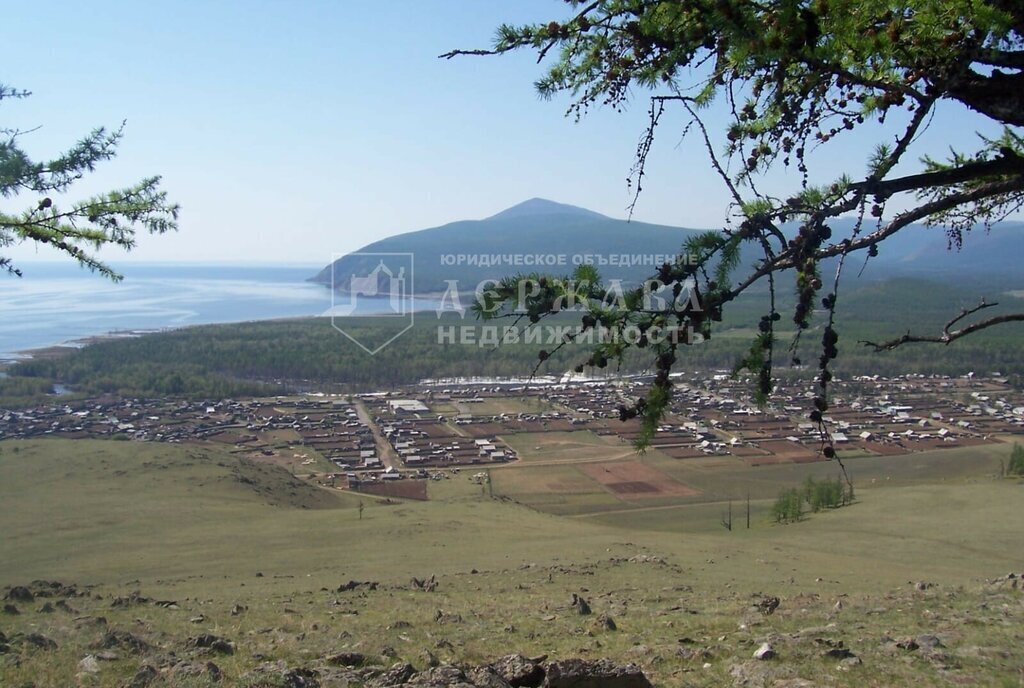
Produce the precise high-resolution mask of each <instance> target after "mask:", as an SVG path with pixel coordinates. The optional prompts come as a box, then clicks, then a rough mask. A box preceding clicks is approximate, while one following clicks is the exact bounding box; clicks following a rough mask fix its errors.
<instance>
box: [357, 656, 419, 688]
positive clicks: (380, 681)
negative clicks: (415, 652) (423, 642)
mask: <svg viewBox="0 0 1024 688" xmlns="http://www.w3.org/2000/svg"><path fill="white" fill-rule="evenodd" d="M415 674H416V670H415V669H413V668H412V664H409V663H408V662H399V663H398V664H394V665H392V667H391V668H390V669H388V670H387V671H385V672H384V673H382V674H381V675H380V676H378V677H377V678H375V679H373V680H372V681H370V682H368V683H367V685H368V686H373V687H374V688H386V687H387V686H400V685H402V684H404V683H407V682H408V681H409V679H410V678H412V677H413V675H415Z"/></svg>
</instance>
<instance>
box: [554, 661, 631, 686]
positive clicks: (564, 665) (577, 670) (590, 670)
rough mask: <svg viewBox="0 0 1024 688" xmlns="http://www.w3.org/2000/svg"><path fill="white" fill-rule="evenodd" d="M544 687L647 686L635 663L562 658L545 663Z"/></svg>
mask: <svg viewBox="0 0 1024 688" xmlns="http://www.w3.org/2000/svg"><path fill="white" fill-rule="evenodd" d="M542 685H543V686H544V687H545V688H650V687H651V682H650V681H648V680H647V677H646V676H644V672H643V671H642V670H641V669H640V667H638V666H637V665H636V664H616V663H615V662H613V661H611V660H609V659H598V660H591V659H564V660H559V661H554V662H548V663H547V664H545V665H544V683H543V684H542Z"/></svg>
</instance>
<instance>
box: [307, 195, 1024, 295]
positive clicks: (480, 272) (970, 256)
mask: <svg viewBox="0 0 1024 688" xmlns="http://www.w3.org/2000/svg"><path fill="white" fill-rule="evenodd" d="M853 223H854V221H853V220H852V219H849V218H840V219H838V220H836V221H834V222H833V230H834V233H835V235H836V236H844V235H847V234H848V233H849V232H850V231H851V230H852V228H853ZM789 229H790V230H791V231H795V229H794V228H789ZM698 231H700V230H695V229H687V228H683V227H668V226H664V225H654V224H648V223H645V222H635V221H634V222H630V221H626V220H620V219H615V218H610V217H607V216H605V215H602V214H600V213H596V212H594V211H592V210H587V209H585V208H579V207H576V206H572V205H567V204H564V203H556V202H554V201H549V200H546V199H542V198H532V199H530V200H528V201H524V202H522V203H519V204H517V205H514V206H512V207H510V208H507V209H505V210H502V211H501V212H499V213H497V214H495V215H492V216H490V217H488V218H485V219H482V220H463V221H459V222H452V223H450V224H446V225H442V226H440V227H432V228H430V229H422V230H419V231H414V232H407V233H404V234H398V235H396V236H392V237H388V238H387V239H382V240H380V241H376V242H374V243H372V244H369V245H367V246H365V247H363V248H362V249H360V250H359V251H357V252H355V253H352V254H349V255H346V256H344V257H342V258H339V259H338V260H336V261H335V262H334V263H332V264H331V265H328V266H326V267H325V268H324V269H323V270H321V271H320V273H319V274H317V275H316V276H314V277H312V278H311V281H313V282H318V283H321V284H325V285H328V286H331V285H334V286H335V288H337V289H338V290H339V291H342V292H347V291H350V290H351V288H352V286H353V281H352V280H353V278H356V279H358V278H360V277H366V276H368V275H372V274H374V273H375V271H376V270H377V269H378V267H386V263H388V262H392V258H389V257H388V255H387V254H392V255H393V254H413V256H414V266H415V269H414V275H415V292H416V293H417V294H419V295H425V294H432V293H442V292H444V291H446V290H447V288H448V284H449V281H451V280H454V281H456V282H457V285H458V288H459V290H460V291H461V292H464V293H465V292H470V291H472V290H473V289H475V288H476V285H477V284H478V283H480V282H481V281H483V280H486V279H500V278H501V277H504V276H507V275H512V274H517V273H529V272H534V271H536V272H543V273H548V274H555V275H565V274H569V273H571V272H572V271H573V269H574V268H575V266H576V265H577V264H579V263H580V262H583V261H587V260H591V261H593V262H595V264H597V266H598V269H599V271H600V273H601V275H602V277H603V278H604V279H605V280H609V279H621V280H623V281H624V282H626V283H637V282H639V281H641V280H643V279H645V278H646V277H649V276H651V275H652V274H653V273H654V272H655V269H656V267H657V266H658V265H660V263H661V262H663V260H664V257H665V256H674V255H676V254H677V253H679V251H680V247H681V246H682V244H683V242H684V241H685V240H686V238H687V237H689V236H692V235H693V234H694V233H695V232H698ZM864 231H865V232H869V231H871V229H870V227H865V229H864ZM879 249H880V250H879V255H878V257H876V258H873V259H871V261H869V262H868V263H867V264H866V265H865V264H864V262H863V261H864V258H865V257H866V256H865V253H864V252H860V253H858V254H856V255H855V256H854V257H853V258H852V260H851V261H848V264H847V269H848V272H847V274H848V275H856V274H858V273H861V277H862V278H864V279H867V280H875V279H887V278H891V277H895V276H901V275H903V276H913V277H918V278H934V279H942V280H948V279H951V278H956V279H957V280H961V281H967V282H971V283H977V282H983V281H986V280H988V279H990V278H994V277H1000V278H1011V279H1012V278H1016V277H1017V276H1018V275H1019V274H1020V259H1021V257H1024V223H1022V222H1003V223H1000V224H999V225H997V226H996V227H994V228H993V229H992V230H991V231H990V232H986V231H985V230H984V229H981V228H976V229H974V230H972V231H970V232H966V233H965V236H964V242H963V247H962V248H961V249H959V250H957V249H955V248H954V249H953V250H950V249H949V244H948V239H947V236H946V233H945V231H944V230H943V228H941V227H924V226H920V225H912V226H910V227H907V228H906V229H905V230H903V231H901V232H899V233H898V234H896V235H895V236H893V237H892V238H890V239H888V240H886V241H885V242H884V243H882V244H881V245H880V246H879ZM382 254H383V255H382ZM623 257H625V260H623ZM760 257H761V256H760V255H759V251H757V250H756V249H755V248H754V247H745V249H744V252H743V257H742V264H743V265H745V266H750V265H753V263H754V262H755V261H756V260H758V259H759V258H760ZM395 260H397V258H395ZM833 266H834V261H827V262H826V263H825V264H823V266H822V268H823V271H824V272H825V273H826V274H828V273H830V272H831V271H832V269H833ZM862 267H863V268H864V269H863V271H861V268H862ZM409 270H410V271H412V268H409ZM364 284H365V282H364ZM1022 286H1024V285H1022Z"/></svg>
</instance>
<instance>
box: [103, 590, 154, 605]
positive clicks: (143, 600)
mask: <svg viewBox="0 0 1024 688" xmlns="http://www.w3.org/2000/svg"><path fill="white" fill-rule="evenodd" d="M152 601H153V600H151V599H150V598H148V597H143V596H142V595H141V594H139V592H138V591H135V592H133V593H131V594H129V595H128V596H127V597H115V598H114V599H113V600H112V601H111V603H110V606H111V607H132V606H134V605H137V604H149V603H150V602H152Z"/></svg>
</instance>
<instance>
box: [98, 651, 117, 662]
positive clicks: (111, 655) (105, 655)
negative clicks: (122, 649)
mask: <svg viewBox="0 0 1024 688" xmlns="http://www.w3.org/2000/svg"><path fill="white" fill-rule="evenodd" d="M96 659H98V660H100V661H103V662H116V661H117V660H119V659H121V655H119V654H117V653H116V652H113V651H112V650H100V651H99V652H97V653H96Z"/></svg>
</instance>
